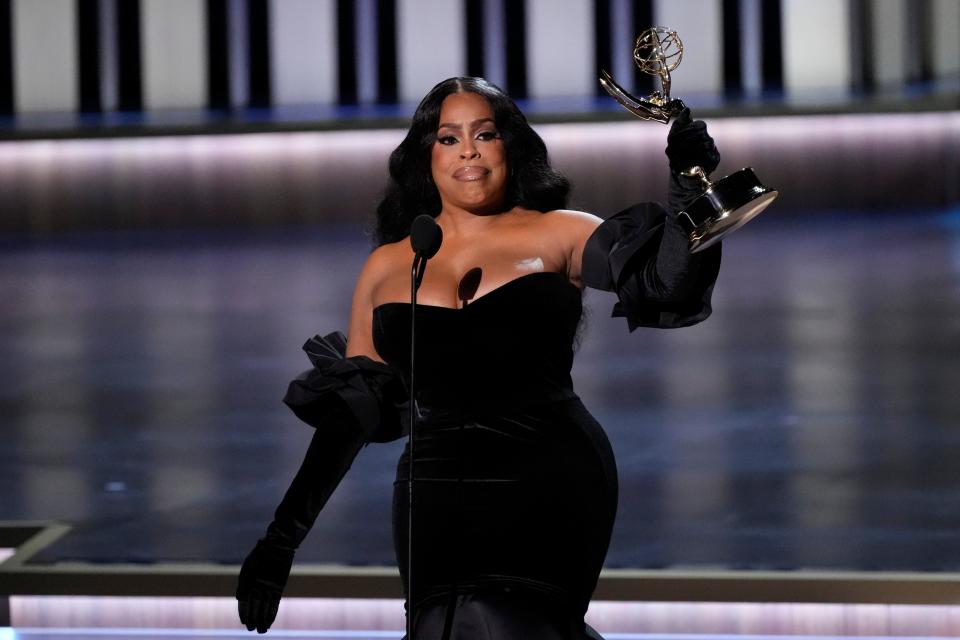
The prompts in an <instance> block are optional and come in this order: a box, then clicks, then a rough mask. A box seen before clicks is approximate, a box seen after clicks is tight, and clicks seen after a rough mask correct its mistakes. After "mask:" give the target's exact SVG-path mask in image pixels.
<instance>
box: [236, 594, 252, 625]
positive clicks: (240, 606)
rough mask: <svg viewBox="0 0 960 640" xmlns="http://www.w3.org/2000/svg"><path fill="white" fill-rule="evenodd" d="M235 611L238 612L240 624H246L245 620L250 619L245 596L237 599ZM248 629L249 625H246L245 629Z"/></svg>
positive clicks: (248, 606)
mask: <svg viewBox="0 0 960 640" xmlns="http://www.w3.org/2000/svg"><path fill="white" fill-rule="evenodd" d="M237 612H238V613H239V614H240V624H242V625H246V624H247V620H249V619H250V605H249V603H248V602H247V599H246V598H243V599H242V600H241V599H239V598H238V599H237ZM250 630H251V629H250V627H247V631H250Z"/></svg>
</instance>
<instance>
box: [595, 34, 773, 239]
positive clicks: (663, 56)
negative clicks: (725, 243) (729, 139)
mask: <svg viewBox="0 0 960 640" xmlns="http://www.w3.org/2000/svg"><path fill="white" fill-rule="evenodd" d="M682 59H683V42H681V41H680V37H679V36H678V35H677V32H676V31H673V30H671V29H667V28H664V27H653V28H650V29H647V30H646V31H644V32H643V33H641V34H640V36H639V37H638V38H637V41H636V43H635V45H634V49H633V60H634V62H635V63H636V65H637V67H638V68H639V69H640V70H641V71H643V72H644V73H647V74H650V75H652V76H657V77H659V78H660V87H661V91H654V92H653V93H652V94H650V95H649V96H647V97H646V98H643V99H641V98H637V97H636V96H633V95H631V94H630V93H628V92H627V91H626V90H625V89H624V88H623V87H621V86H620V85H618V84H617V83H616V82H615V81H614V79H613V77H612V76H611V75H610V74H609V73H607V72H606V71H603V70H601V72H600V84H601V86H603V88H604V89H605V90H606V91H607V93H609V94H610V95H611V96H612V97H613V98H614V99H615V100H616V101H617V102H619V103H620V104H621V105H623V107H624V108H626V109H627V111H629V112H630V113H632V114H633V115H635V116H637V117H638V118H642V119H644V120H656V121H657V122H662V123H664V124H667V123H668V122H670V119H671V118H674V117H676V116H678V115H679V114H680V112H681V111H683V109H684V108H685V106H684V104H683V102H682V101H681V100H679V99H675V98H671V97H670V72H671V71H673V70H674V69H676V68H677V67H678V66H679V65H680V61H681V60H682ZM683 175H686V176H696V177H698V178H700V181H701V182H702V184H703V188H704V191H703V194H702V195H700V196H699V197H698V198H697V199H696V200H694V201H693V202H692V203H690V205H688V206H687V207H686V208H685V209H684V210H683V211H679V212H677V219H678V220H679V221H680V224H681V225H682V226H683V228H684V229H685V230H686V231H687V233H688V234H689V236H690V251H691V252H692V253H696V252H698V251H702V250H703V249H706V248H707V247H709V246H710V245H712V244H714V243H716V242H719V241H720V239H721V238H723V237H724V236H725V235H727V234H728V233H730V232H732V231H735V230H736V229H739V228H740V227H742V226H743V225H745V224H746V223H747V222H749V221H750V220H752V219H753V218H755V217H756V216H758V215H759V214H760V213H761V212H762V211H763V210H764V209H766V208H767V207H768V206H769V205H770V203H772V202H773V201H774V200H776V198H777V196H778V195H780V194H779V192H778V191H775V190H773V189H768V188H767V187H765V186H763V184H761V183H760V181H759V180H758V179H757V176H756V175H754V173H753V169H751V168H749V167H747V168H745V169H740V170H739V171H737V172H735V173H732V174H731V175H729V176H727V177H726V178H721V179H720V180H716V181H712V180H710V176H708V175H707V174H706V172H705V171H704V170H703V169H702V168H701V167H690V168H688V169H686V170H685V171H683Z"/></svg>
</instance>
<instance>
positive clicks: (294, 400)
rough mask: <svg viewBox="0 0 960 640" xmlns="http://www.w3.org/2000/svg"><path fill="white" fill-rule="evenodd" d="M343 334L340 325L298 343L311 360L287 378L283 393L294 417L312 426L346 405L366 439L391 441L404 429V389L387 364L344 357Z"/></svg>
mask: <svg viewBox="0 0 960 640" xmlns="http://www.w3.org/2000/svg"><path fill="white" fill-rule="evenodd" d="M346 349H347V340H346V337H345V336H344V335H343V334H342V333H341V332H339V331H335V332H333V333H330V334H327V335H326V336H324V337H322V338H321V337H320V336H314V337H312V338H310V339H309V340H307V342H306V343H305V344H304V345H303V350H304V351H305V352H306V353H307V357H308V358H309V359H310V362H311V363H312V364H313V368H312V369H308V370H307V371H304V372H303V373H301V374H300V375H299V376H297V377H296V378H295V379H294V380H293V381H291V382H290V385H289V387H288V388H287V394H286V395H285V396H284V398H283V402H284V404H286V405H287V406H288V407H290V409H292V410H293V412H294V413H295V414H296V416H297V417H298V418H300V419H301V420H303V421H304V422H306V423H307V424H309V425H310V426H312V427H318V426H320V425H322V424H325V422H326V421H327V420H336V417H335V416H336V414H337V413H338V412H341V411H342V410H344V409H346V410H347V411H348V412H349V413H350V414H351V415H352V416H353V417H354V418H355V419H356V421H357V423H358V424H359V427H360V429H361V430H362V431H363V435H364V439H365V440H366V441H367V442H390V441H393V440H397V439H398V438H400V437H402V436H403V435H404V434H405V433H406V428H405V424H404V421H403V417H404V416H405V412H404V411H403V406H404V405H405V402H406V398H405V396H406V392H405V390H404V389H405V387H404V385H403V382H402V380H401V378H400V376H399V375H398V374H397V372H396V371H394V369H393V368H392V367H390V365H387V364H384V363H382V362H377V361H376V360H372V359H370V358H368V357H366V356H351V357H349V358H347V357H346Z"/></svg>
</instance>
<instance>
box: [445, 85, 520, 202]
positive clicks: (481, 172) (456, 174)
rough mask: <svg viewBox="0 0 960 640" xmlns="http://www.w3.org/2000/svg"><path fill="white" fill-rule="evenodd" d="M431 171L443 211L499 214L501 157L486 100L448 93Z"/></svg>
mask: <svg viewBox="0 0 960 640" xmlns="http://www.w3.org/2000/svg"><path fill="white" fill-rule="evenodd" d="M431 170H432V173H433V182H434V184H436V185H437V190H438V191H439V192H440V199H441V200H442V201H443V205H444V207H446V206H454V207H459V208H462V209H466V210H468V211H472V212H475V213H498V212H499V208H500V206H501V205H502V203H503V198H504V195H505V193H506V189H507V157H506V150H505V149H504V147H503V139H501V137H500V132H499V131H497V127H496V124H495V123H494V115H493V109H492V108H491V107H490V103H488V102H487V100H486V98H484V97H483V96H480V95H478V94H476V93H452V94H450V95H449V96H447V97H446V98H445V99H444V101H443V104H442V105H440V125H439V127H438V128H437V139H436V141H435V142H434V143H433V148H432V150H431Z"/></svg>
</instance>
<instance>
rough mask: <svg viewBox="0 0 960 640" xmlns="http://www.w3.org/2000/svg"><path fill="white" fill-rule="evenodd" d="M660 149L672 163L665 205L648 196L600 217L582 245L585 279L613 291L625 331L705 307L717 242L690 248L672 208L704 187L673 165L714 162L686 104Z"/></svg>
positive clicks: (693, 315) (677, 321)
mask: <svg viewBox="0 0 960 640" xmlns="http://www.w3.org/2000/svg"><path fill="white" fill-rule="evenodd" d="M666 154H667V157H668V158H669V160H670V169H671V171H670V184H669V191H668V194H669V195H668V200H667V209H668V210H664V208H663V207H662V206H661V205H660V204H658V203H654V202H645V203H640V204H636V205H634V206H632V207H630V208H629V209H625V210H624V211H621V212H619V213H617V214H615V215H614V216H612V217H610V218H608V219H607V220H606V221H604V223H603V224H601V225H600V226H599V227H598V228H597V229H596V230H595V231H594V233H593V234H592V235H591V236H590V238H589V239H588V240H587V243H586V246H585V247H584V251H583V266H582V277H583V281H584V283H585V284H586V285H587V286H590V287H593V288H595V289H603V290H606V291H615V292H616V293H617V297H618V298H619V302H617V304H616V305H615V306H614V308H613V315H614V316H618V317H619V316H622V317H626V319H627V324H628V326H629V328H630V331H633V330H634V329H636V328H637V327H658V328H676V327H685V326H689V325H692V324H696V323H698V322H701V321H703V320H705V319H706V318H707V317H708V316H709V315H710V313H711V312H712V306H711V297H712V294H713V285H714V284H715V282H716V279H717V274H718V272H719V269H720V244H719V243H718V244H716V245H713V246H711V247H709V248H707V249H706V250H704V251H702V252H699V253H697V254H691V253H690V239H689V237H688V236H687V233H686V232H685V231H684V229H683V228H682V227H681V226H680V223H679V222H678V221H677V216H676V212H678V211H682V210H683V209H684V208H685V207H686V206H687V205H689V204H690V202H692V201H693V200H694V199H696V198H697V197H699V196H700V194H702V193H703V190H704V189H703V186H702V183H701V181H700V180H699V179H698V178H688V177H685V176H682V175H680V172H681V171H683V170H686V169H688V168H690V167H692V166H699V167H701V168H702V169H703V170H704V171H706V172H707V173H709V172H711V171H713V170H714V169H716V168H717V165H718V164H719V162H720V154H719V152H718V151H717V148H716V145H715V144H714V142H713V138H711V137H710V135H709V134H708V133H707V127H706V124H704V123H703V122H702V121H699V120H698V121H693V120H692V119H691V117H690V110H689V109H684V110H683V112H682V113H681V114H680V116H679V117H678V118H677V119H676V120H675V121H674V123H673V125H672V126H671V128H670V134H669V135H668V136H667V149H666Z"/></svg>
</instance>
